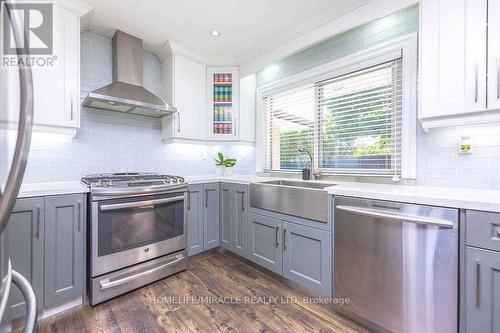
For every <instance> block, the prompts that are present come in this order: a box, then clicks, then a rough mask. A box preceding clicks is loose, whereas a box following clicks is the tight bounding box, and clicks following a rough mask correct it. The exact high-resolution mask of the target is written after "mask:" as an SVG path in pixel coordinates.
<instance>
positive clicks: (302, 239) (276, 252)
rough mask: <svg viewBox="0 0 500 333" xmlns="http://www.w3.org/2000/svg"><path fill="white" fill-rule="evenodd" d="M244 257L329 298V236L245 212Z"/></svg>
mask: <svg viewBox="0 0 500 333" xmlns="http://www.w3.org/2000/svg"><path fill="white" fill-rule="evenodd" d="M247 223H248V230H247V233H248V237H247V247H248V254H247V258H248V259H250V260H251V261H253V262H255V263H256V264H258V265H260V266H262V267H264V268H267V269H269V270H271V271H273V272H275V273H277V274H280V275H283V276H284V277H285V278H287V279H288V280H291V281H293V282H296V283H298V284H299V285H301V286H304V287H306V288H309V289H311V290H314V291H316V292H317V293H318V294H321V295H324V296H327V297H330V296H331V292H332V234H331V233H330V232H327V231H324V230H319V229H315V228H311V227H306V226H304V225H301V224H297V223H292V222H289V221H285V220H281V219H277V218H273V217H269V216H264V215H260V214H255V213H253V212H250V213H248V221H247Z"/></svg>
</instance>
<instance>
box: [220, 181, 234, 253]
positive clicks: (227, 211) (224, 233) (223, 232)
mask: <svg viewBox="0 0 500 333" xmlns="http://www.w3.org/2000/svg"><path fill="white" fill-rule="evenodd" d="M231 192H232V191H231V185H230V184H227V183H222V184H221V185H220V245H221V246H222V247H223V248H225V249H228V250H232V248H233V245H234V241H233V237H232V229H233V228H232V224H233V220H234V214H233V213H234V209H233V207H232V205H233V200H232V193H231Z"/></svg>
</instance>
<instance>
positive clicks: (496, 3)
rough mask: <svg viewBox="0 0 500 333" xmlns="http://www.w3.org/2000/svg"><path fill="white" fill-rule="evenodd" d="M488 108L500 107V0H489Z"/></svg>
mask: <svg viewBox="0 0 500 333" xmlns="http://www.w3.org/2000/svg"><path fill="white" fill-rule="evenodd" d="M488 108H489V109H500V0H488Z"/></svg>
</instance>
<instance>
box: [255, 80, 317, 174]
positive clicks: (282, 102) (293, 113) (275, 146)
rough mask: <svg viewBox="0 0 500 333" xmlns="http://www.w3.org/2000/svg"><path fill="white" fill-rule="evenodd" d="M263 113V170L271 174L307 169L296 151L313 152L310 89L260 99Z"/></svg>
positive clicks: (314, 126) (312, 95) (302, 155)
mask: <svg viewBox="0 0 500 333" xmlns="http://www.w3.org/2000/svg"><path fill="white" fill-rule="evenodd" d="M264 106H265V110H266V131H265V132H266V167H267V169H271V170H287V169H302V168H305V167H310V165H309V160H308V158H306V156H304V154H302V153H298V149H299V148H300V147H302V146H308V147H309V148H311V149H313V148H314V132H315V128H316V124H315V112H314V86H306V87H302V88H300V89H294V90H291V91H287V92H285V93H282V94H277V95H274V96H270V97H267V98H265V99H264Z"/></svg>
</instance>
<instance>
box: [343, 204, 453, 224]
mask: <svg viewBox="0 0 500 333" xmlns="http://www.w3.org/2000/svg"><path fill="white" fill-rule="evenodd" d="M336 209H338V210H341V211H344V212H348V213H353V214H359V215H364V216H369V217H376V218H382V219H387V220H391V221H394V222H407V223H415V224H422V225H427V226H433V227H439V228H453V222H451V221H447V220H443V219H437V218H434V217H427V216H419V215H411V214H403V213H398V212H394V211H386V210H382V209H373V208H364V207H354V206H344V205H339V206H336Z"/></svg>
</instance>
